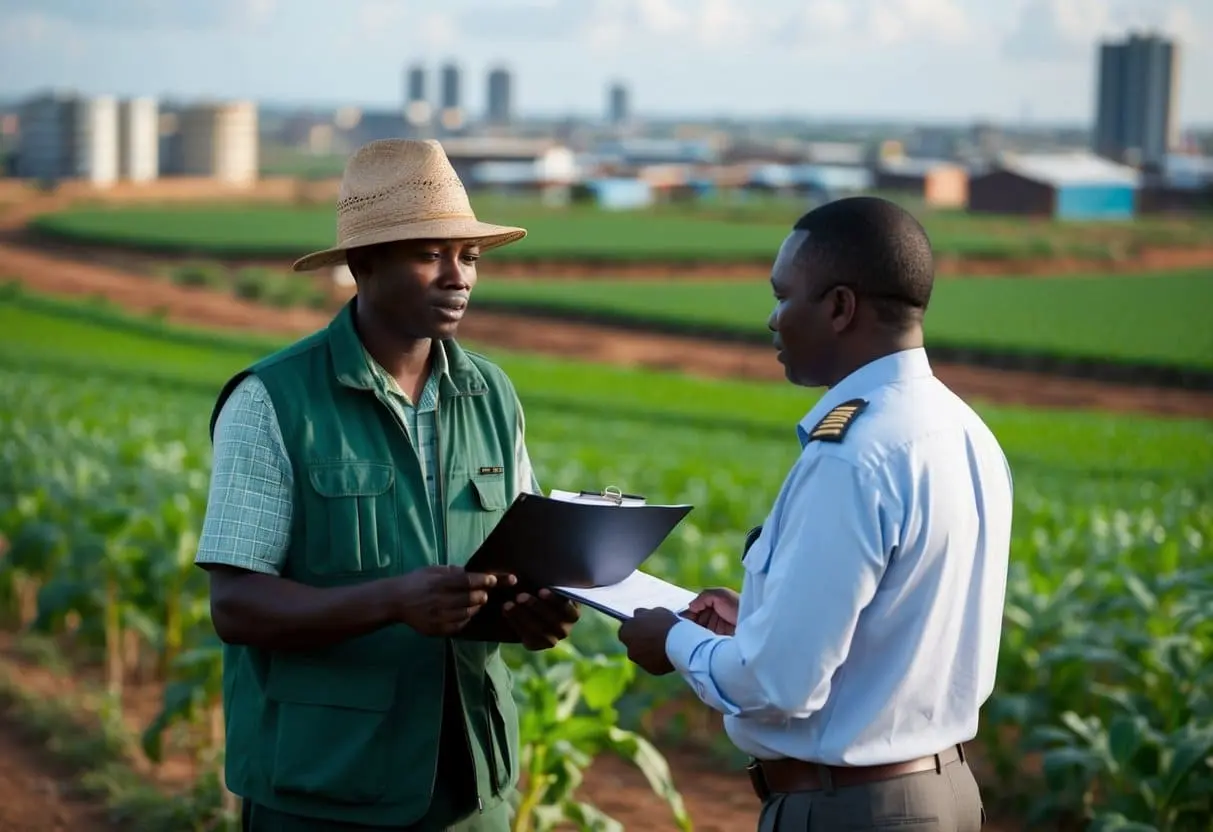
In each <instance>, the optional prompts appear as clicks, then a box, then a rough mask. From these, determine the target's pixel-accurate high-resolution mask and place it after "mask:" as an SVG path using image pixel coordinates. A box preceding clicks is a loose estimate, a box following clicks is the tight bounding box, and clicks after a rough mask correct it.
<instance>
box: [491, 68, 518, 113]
mask: <svg viewBox="0 0 1213 832" xmlns="http://www.w3.org/2000/svg"><path fill="white" fill-rule="evenodd" d="M511 80H512V79H511V77H510V72H509V70H507V69H502V68H500V67H499V68H497V69H494V70H492V71H491V72H490V73H489V89H488V93H489V94H488V108H487V113H486V120H487V121H488V122H489V124H494V125H506V124H509V123H510V121H511V119H512V117H513V112H512V106H513V102H512V101H511V97H510V93H511V89H510V86H511Z"/></svg>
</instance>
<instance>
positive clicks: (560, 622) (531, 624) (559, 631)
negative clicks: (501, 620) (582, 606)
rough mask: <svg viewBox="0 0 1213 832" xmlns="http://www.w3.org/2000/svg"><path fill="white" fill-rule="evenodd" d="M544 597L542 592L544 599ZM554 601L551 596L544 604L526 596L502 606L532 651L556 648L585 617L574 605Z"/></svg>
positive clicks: (504, 612) (549, 594)
mask: <svg viewBox="0 0 1213 832" xmlns="http://www.w3.org/2000/svg"><path fill="white" fill-rule="evenodd" d="M543 594H544V592H543V591H542V590H541V591H540V595H543ZM552 598H553V596H552V593H550V592H549V593H547V597H545V598H544V599H543V600H542V601H541V600H540V599H538V598H536V597H535V596H532V595H528V594H526V593H522V594H520V595H519V596H518V597H517V598H516V599H515V600H514V601H507V602H506V603H505V604H504V605H503V606H502V615H503V616H505V618H506V620H507V621H508V622H509V623H510V626H511V627H513V628H514V631H515V632H517V633H518V637H519V638H520V639H521V640H522V643H523V644H524V645H525V646H526V647H527V648H528V649H531V650H541V649H544V648H548V647H554V646H555V645H556V643H557V642H558V641H560V639H562V638H564V637H565V636H566V635H568V631H569V628H570V627H571V626H572V624H573V623H574V622H576V620H577V619H578V618H580V615H581V613H580V611H579V610H578V609H577V608H576V607H575V606H574V605H573V604H569V603H556V602H553V600H552Z"/></svg>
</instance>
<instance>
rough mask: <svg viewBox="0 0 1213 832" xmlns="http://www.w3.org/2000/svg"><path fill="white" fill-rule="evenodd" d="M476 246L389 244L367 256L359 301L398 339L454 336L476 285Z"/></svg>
mask: <svg viewBox="0 0 1213 832" xmlns="http://www.w3.org/2000/svg"><path fill="white" fill-rule="evenodd" d="M479 257H480V247H479V246H478V245H477V244H475V243H469V242H466V241H462V240H420V241H411V240H410V241H407V242H400V243H389V244H386V245H384V246H382V247H378V248H377V249H376V250H375V251H374V252H373V254H372V256H370V257H368V258H366V260H367V261H368V262H367V263H365V267H364V270H367V271H369V273H368V274H365V275H362V276H360V279H359V285H358V296H359V303H360V304H364V305H365V307H366V308H367V311H368V312H370V313H371V314H372V315H374V316H375V317H376V318H377V319H379V320H380V321H381V322H382V323H383V325H384V326H385V327H387V328H388V329H390V330H391V331H392V332H394V333H396V334H397V335H398V336H400V337H402V338H436V339H444V338H451V337H454V335H455V331H456V330H457V329H458V328H459V322H460V321H461V320H462V319H463V313H464V312H465V311H466V310H467V305H468V300H469V299H470V297H471V294H472V288H473V287H474V286H475V285H476V260H477V259H478V258H479Z"/></svg>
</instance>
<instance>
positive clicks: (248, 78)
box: [0, 0, 1213, 125]
mask: <svg viewBox="0 0 1213 832" xmlns="http://www.w3.org/2000/svg"><path fill="white" fill-rule="evenodd" d="M1143 26H1149V27H1153V28H1154V29H1156V30H1158V31H1161V32H1163V33H1165V34H1167V35H1170V36H1172V37H1176V38H1177V39H1178V40H1179V43H1180V48H1181V52H1180V80H1179V94H1178V101H1179V119H1180V122H1181V124H1184V125H1191V124H1203V125H1213V83H1209V81H1208V80H1205V81H1204V82H1203V83H1202V82H1201V79H1213V0H428V2H427V1H426V0H3V2H2V3H0V96H3V97H12V96H23V95H27V94H29V93H31V92H34V91H36V90H39V89H43V88H47V87H58V88H69V89H77V90H80V91H82V92H85V93H91V94H105V93H108V94H114V95H119V96H128V95H155V96H161V97H164V96H171V97H174V98H184V99H190V98H252V99H256V100H259V101H264V102H274V103H279V102H282V103H300V104H307V103H317V104H323V105H334V104H351V105H358V106H383V107H397V106H399V105H400V101H401V98H402V95H403V92H402V90H403V71H404V67H405V66H406V64H408V63H409V62H412V61H422V62H425V63H427V64H429V65H430V66H433V67H434V68H435V69H436V68H437V67H438V66H439V65H440V64H441V63H442V62H445V61H447V60H453V61H455V62H456V63H458V64H459V65H460V66H461V67H462V68H463V70H464V93H463V94H464V97H465V100H466V103H467V105H468V106H469V108H470V109H471V110H472V111H473V112H479V111H480V110H481V109H482V107H483V103H484V99H485V87H486V80H485V75H486V73H487V71H488V69H490V68H492V67H493V66H497V65H502V66H505V67H508V68H509V69H511V70H512V71H513V73H514V99H515V102H516V103H515V107H516V110H517V111H518V112H519V113H521V114H523V115H527V114H532V115H562V114H569V113H576V114H583V115H596V114H601V113H603V112H604V111H605V107H606V88H607V85H608V84H609V83H610V82H611V81H613V80H616V79H618V80H622V81H624V82H625V83H626V84H627V85H628V86H629V88H630V89H631V96H632V102H633V107H634V109H635V110H636V111H637V112H638V113H640V114H642V115H643V114H653V115H695V116H709V115H710V116H719V115H735V116H743V117H744V116H772V115H790V116H795V117H808V118H858V119H865V120H866V119H884V118H888V119H899V120H901V119H916V120H920V121H952V122H968V121H971V120H975V119H991V120H993V121H995V122H997V123H1002V124H1008V125H1012V124H1016V123H1020V122H1027V123H1068V124H1089V123H1090V122H1091V121H1092V119H1093V115H1094V97H1095V68H1096V49H1097V42H1098V40H1099V39H1100V38H1103V37H1119V36H1122V35H1123V34H1124V33H1125V32H1126V31H1128V30H1129V29H1130V28H1132V27H1143ZM436 83H437V79H436V78H434V79H433V80H431V89H432V90H434V89H436Z"/></svg>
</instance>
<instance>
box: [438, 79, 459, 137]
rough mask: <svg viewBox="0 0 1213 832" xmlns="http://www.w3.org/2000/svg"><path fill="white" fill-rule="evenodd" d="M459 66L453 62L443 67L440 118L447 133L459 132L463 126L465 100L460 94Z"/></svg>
mask: <svg viewBox="0 0 1213 832" xmlns="http://www.w3.org/2000/svg"><path fill="white" fill-rule="evenodd" d="M460 86H461V84H460V72H459V67H458V66H456V65H455V64H453V63H450V64H447V65H445V66H444V67H442V90H441V93H442V95H441V104H440V109H439V113H438V119H439V121H440V122H441V123H442V129H443V130H444V131H446V132H447V133H455V132H458V131H459V130H460V129H462V127H463V121H464V114H463V101H462V100H461V99H462V96H461V95H460V92H461V90H460Z"/></svg>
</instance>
